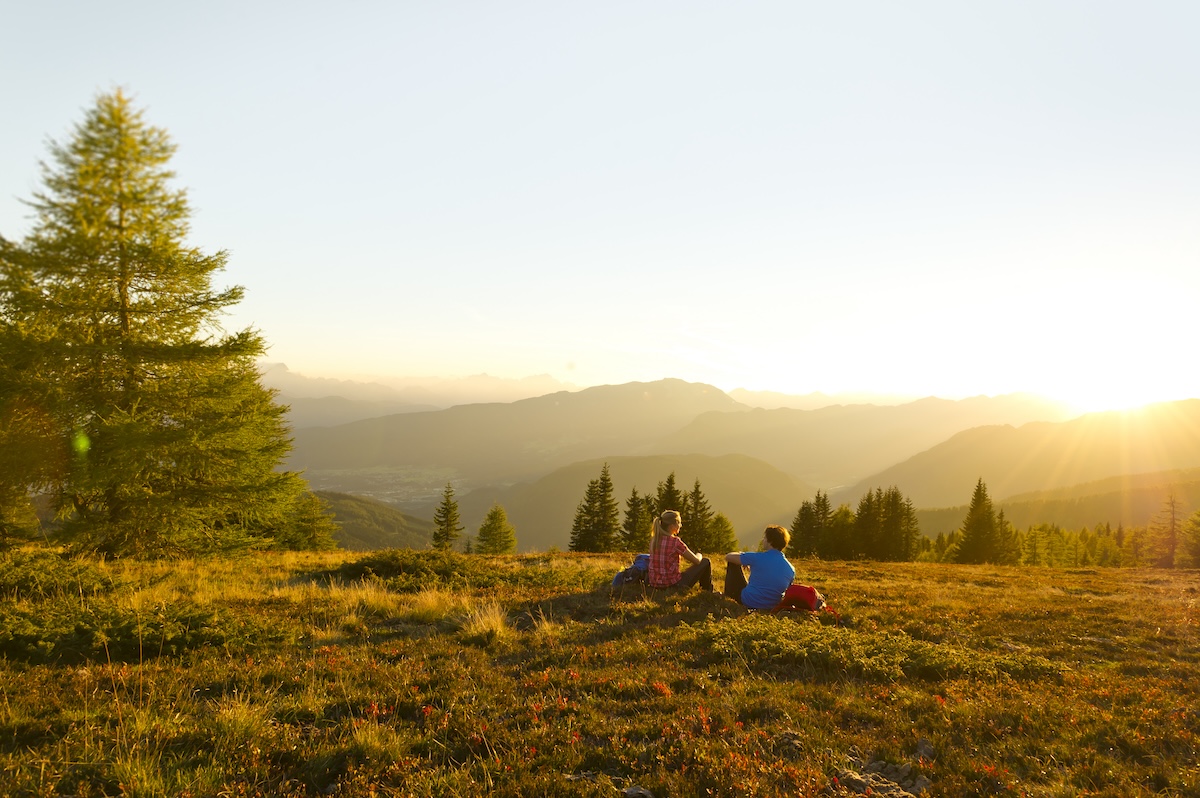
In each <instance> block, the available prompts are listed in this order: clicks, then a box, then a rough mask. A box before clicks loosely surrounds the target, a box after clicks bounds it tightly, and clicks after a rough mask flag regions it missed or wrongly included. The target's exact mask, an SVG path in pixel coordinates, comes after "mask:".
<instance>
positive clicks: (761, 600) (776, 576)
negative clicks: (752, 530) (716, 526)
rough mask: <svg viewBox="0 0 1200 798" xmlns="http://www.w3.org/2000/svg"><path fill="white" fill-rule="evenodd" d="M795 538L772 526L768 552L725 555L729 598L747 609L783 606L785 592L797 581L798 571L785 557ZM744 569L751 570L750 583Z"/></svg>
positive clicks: (767, 536)
mask: <svg viewBox="0 0 1200 798" xmlns="http://www.w3.org/2000/svg"><path fill="white" fill-rule="evenodd" d="M790 539H791V535H790V534H789V533H788V531H787V530H786V529H784V528H783V527H781V526H779V525H777V524H771V525H770V526H769V527H767V529H766V531H765V532H763V542H762V546H763V549H764V551H742V552H737V551H735V552H731V553H729V554H726V555H725V562H726V563H727V564H728V565H727V567H726V569H725V595H726V596H728V597H729V598H731V599H735V600H736V601H740V602H741V603H742V606H743V607H749V608H750V609H754V610H770V609H774V608H775V606H776V605H778V604H779V600H780V599H782V598H783V591H785V590H787V589H788V586H789V585H791V584H792V580H793V579H795V578H796V569H795V568H793V567H792V564H791V563H790V562H788V561H787V557H784V556H783V550H784V549H786V548H787V544H788V541H789V540H790ZM742 566H748V567H749V568H750V581H749V582H748V583H747V582H746V575H745V574H744V573H743V572H742Z"/></svg>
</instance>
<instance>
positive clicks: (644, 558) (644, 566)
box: [612, 554, 650, 587]
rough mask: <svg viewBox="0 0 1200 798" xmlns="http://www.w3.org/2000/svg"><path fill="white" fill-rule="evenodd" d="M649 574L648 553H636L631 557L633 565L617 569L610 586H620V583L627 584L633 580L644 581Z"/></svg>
mask: <svg viewBox="0 0 1200 798" xmlns="http://www.w3.org/2000/svg"><path fill="white" fill-rule="evenodd" d="M649 574H650V555H649V554H638V555H636V556H635V557H634V558H633V565H631V566H629V567H628V568H622V569H621V570H620V571H617V575H616V576H614V577H613V581H612V586H613V587H621V586H622V585H629V584H633V583H634V582H645V581H646V577H647V576H648V575H649Z"/></svg>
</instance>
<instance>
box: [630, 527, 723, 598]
mask: <svg viewBox="0 0 1200 798" xmlns="http://www.w3.org/2000/svg"><path fill="white" fill-rule="evenodd" d="M681 526H682V522H681V520H680V518H679V513H678V512H676V511H675V510H666V511H664V512H663V514H662V515H660V516H658V517H657V518H655V519H654V533H653V534H652V535H651V536H650V573H649V575H648V576H647V579H646V582H647V583H648V584H649V585H650V587H682V588H688V587H691V586H692V585H694V584H696V583H697V582H699V583H700V589H701V590H704V591H705V592H711V591H712V589H713V583H712V561H711V560H709V559H708V558H707V557H702V556H700V554H698V553H695V552H693V551H692V550H691V549H689V548H688V547H687V544H686V543H684V542H683V541H682V540H680V539H679V530H680V528H681ZM680 557H682V558H683V559H685V560H687V561H688V562H689V563H691V566H689V567H688V569H687V570H686V571H684V572H683V573H682V574H681V573H680V572H679V558H680Z"/></svg>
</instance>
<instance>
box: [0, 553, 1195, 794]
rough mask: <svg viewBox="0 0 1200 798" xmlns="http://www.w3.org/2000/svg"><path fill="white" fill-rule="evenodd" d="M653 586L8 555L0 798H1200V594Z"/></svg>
mask: <svg viewBox="0 0 1200 798" xmlns="http://www.w3.org/2000/svg"><path fill="white" fill-rule="evenodd" d="M626 564H627V558H624V557H613V556H604V555H574V554H558V553H552V554H540V555H512V556H504V557H479V556H468V555H435V554H433V553H431V552H412V551H404V550H393V551H383V552H373V553H366V554H364V553H353V552H335V553H326V554H259V555H253V556H246V557H243V558H237V559H205V560H198V561H187V562H174V563H169V562H136V561H120V562H101V561H95V560H77V561H64V560H61V559H59V558H57V557H54V556H53V555H51V554H48V553H45V552H36V551H30V552H16V553H9V554H7V555H0V655H2V657H3V659H0V795H13V796H24V795H31V796H38V795H47V796H49V795H76V796H101V795H136V796H159V795H163V796H167V795H171V796H175V795H182V796H214V795H222V796H240V795H294V796H309V795H312V796H315V795H377V796H403V795H415V796H427V795H439V796H442V795H444V796H473V795H499V796H535V795H536V796H560V795H561V796H613V795H619V794H620V792H619V791H621V790H628V794H636V791H635V790H633V789H631V788H634V787H640V788H642V789H643V790H646V791H649V792H650V793H651V794H653V795H654V796H656V798H664V797H665V796H696V795H727V796H759V795H792V796H803V795H831V794H835V795H836V794H854V793H863V794H866V793H868V792H869V793H870V794H874V795H884V794H893V795H897V794H901V793H900V792H899V791H900V790H902V789H903V790H905V791H908V792H911V793H914V794H915V793H920V794H923V795H926V796H962V795H999V796H1005V795H1012V796H1018V795H1031V796H1075V795H1105V796H1137V795H1197V794H1200V757H1198V754H1197V735H1198V734H1200V714H1198V712H1200V700H1198V695H1197V694H1198V693H1200V648H1198V645H1197V644H1198V643H1200V635H1198V627H1197V625H1198V623H1200V615H1198V612H1197V607H1196V599H1197V595H1198V586H1200V582H1198V580H1197V575H1196V573H1195V572H1182V571H1180V572H1169V571H1154V570H1130V569H1124V570H1119V571H1118V570H1108V569H1098V568H1097V569H1074V570H1055V569H1040V568H996V567H988V566H951V565H933V564H912V563H897V564H878V563H857V562H855V563H847V562H833V563H828V562H818V561H804V562H800V563H797V565H798V569H797V571H798V577H799V578H800V579H801V581H805V582H808V583H811V584H815V585H816V586H817V587H818V588H820V589H821V590H822V591H823V592H824V593H825V595H826V597H827V598H828V599H829V602H830V604H831V605H832V606H833V607H834V608H836V609H837V610H838V612H839V613H840V614H841V617H842V619H843V620H844V621H845V622H846V624H845V625H843V626H837V625H835V624H834V618H833V616H832V615H831V614H829V613H823V614H821V615H819V616H818V615H812V614H808V613H789V614H785V615H781V616H770V615H764V614H754V613H748V612H746V611H745V610H742V609H741V608H739V607H738V606H737V605H735V604H734V603H732V602H730V601H728V600H724V599H722V598H720V597H718V596H712V595H701V594H699V593H698V592H696V591H694V590H693V591H691V592H685V593H672V592H665V593H650V594H643V592H642V590H641V589H640V588H627V589H626V592H625V594H624V595H620V594H618V595H615V596H614V595H611V594H610V589H609V583H610V581H611V578H612V575H613V573H614V572H615V571H616V570H617V569H618V568H620V567H622V566H624V565H626ZM723 569H724V565H723V563H715V571H716V573H715V576H716V578H717V580H718V581H719V580H720V579H721V578H722V577H723V573H724V570H723Z"/></svg>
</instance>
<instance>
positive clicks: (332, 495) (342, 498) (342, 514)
mask: <svg viewBox="0 0 1200 798" xmlns="http://www.w3.org/2000/svg"><path fill="white" fill-rule="evenodd" d="M316 493H317V495H318V496H320V497H321V499H323V500H324V501H325V502H326V503H327V504H328V505H329V509H330V511H331V512H332V513H333V519H334V521H335V522H336V523H337V525H338V530H337V531H336V532H334V533H333V539H334V540H335V541H336V542H337V544H338V546H340V547H341V548H343V549H350V550H352V551H373V550H376V549H404V548H412V549H423V548H425V547H426V546H428V545H429V537H430V535H431V534H432V531H433V524H432V522H430V521H429V520H428V519H426V518H417V517H415V516H412V515H409V514H407V513H403V512H401V511H399V510H397V509H396V508H395V507H391V506H389V505H387V504H384V503H382V502H378V501H375V500H374V499H367V498H364V497H362V496H351V495H349V494H347V493H336V492H334V491H327V490H320V491H317V492H316Z"/></svg>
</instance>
